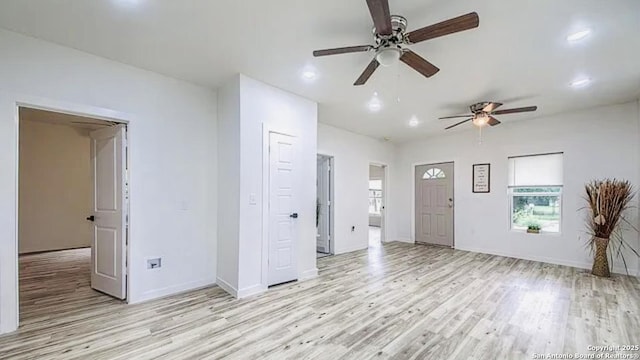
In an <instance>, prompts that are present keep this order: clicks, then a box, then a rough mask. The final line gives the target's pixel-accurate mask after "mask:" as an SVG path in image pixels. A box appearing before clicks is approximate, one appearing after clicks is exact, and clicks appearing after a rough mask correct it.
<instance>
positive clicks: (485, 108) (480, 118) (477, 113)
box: [439, 101, 538, 130]
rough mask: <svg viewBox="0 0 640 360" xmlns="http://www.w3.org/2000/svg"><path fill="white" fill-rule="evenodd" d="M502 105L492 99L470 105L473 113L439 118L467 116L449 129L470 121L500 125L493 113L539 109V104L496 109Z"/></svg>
mask: <svg viewBox="0 0 640 360" xmlns="http://www.w3.org/2000/svg"><path fill="white" fill-rule="evenodd" d="M500 106H502V104H501V103H498V102H491V101H484V102H479V103H477V104H473V105H471V106H470V107H469V109H470V110H471V114H467V115H454V116H445V117H441V118H439V119H440V120H445V119H457V118H466V119H464V120H462V121H460V122H458V123H455V124H453V125H451V126H447V127H446V128H445V130H449V129H451V128H454V127H456V126H458V125H462V124H464V123H466V122H468V121H471V122H473V124H474V125H476V126H478V127H483V126H486V125H489V126H496V125H500V121H499V120H498V119H496V118H495V117H493V115H507V114H516V113H522V112H530V111H536V110H537V109H538V107H537V106H526V107H520V108H513V109H504V110H496V109H497V108H499V107H500Z"/></svg>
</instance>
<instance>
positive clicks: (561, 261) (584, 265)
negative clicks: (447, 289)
mask: <svg viewBox="0 0 640 360" xmlns="http://www.w3.org/2000/svg"><path fill="white" fill-rule="evenodd" d="M456 250H462V251H470V252H475V253H481V254H489V255H498V256H504V257H510V258H515V259H522V260H530V261H538V262H543V263H547V264H554V265H564V266H570V267H575V268H579V269H591V266H592V265H593V264H591V263H585V262H581V261H572V260H565V259H557V258H550V257H546V256H530V255H522V254H513V253H509V252H505V251H499V250H493V249H482V248H473V247H462V246H456ZM612 272H613V273H616V274H622V275H627V272H626V271H625V269H624V267H621V266H614V267H613V269H612ZM629 275H631V276H639V274H638V272H636V271H634V270H633V269H629Z"/></svg>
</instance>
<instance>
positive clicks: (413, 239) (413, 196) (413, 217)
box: [410, 160, 458, 249]
mask: <svg viewBox="0 0 640 360" xmlns="http://www.w3.org/2000/svg"><path fill="white" fill-rule="evenodd" d="M445 163H452V164H453V174H454V175H453V176H454V178H453V189H452V190H451V191H452V192H453V219H452V226H453V234H452V235H453V246H452V247H451V248H452V249H455V248H456V206H455V203H456V179H455V174H456V173H457V172H458V168H457V165H456V164H457V163H456V162H455V160H441V161H419V162H415V163H412V164H411V219H410V221H411V234H410V236H411V237H410V238H411V242H412V243H414V244H415V243H416V167H417V166H424V165H437V164H445Z"/></svg>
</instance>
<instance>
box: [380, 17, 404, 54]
mask: <svg viewBox="0 0 640 360" xmlns="http://www.w3.org/2000/svg"><path fill="white" fill-rule="evenodd" d="M391 28H392V29H393V32H392V34H391V35H380V34H378V33H377V30H376V28H375V27H373V30H372V32H373V38H374V40H375V41H376V44H378V45H380V46H388V45H398V44H401V43H404V42H405V33H404V32H405V31H406V30H407V19H406V18H405V17H404V16H400V15H391Z"/></svg>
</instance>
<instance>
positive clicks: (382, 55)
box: [376, 47, 402, 66]
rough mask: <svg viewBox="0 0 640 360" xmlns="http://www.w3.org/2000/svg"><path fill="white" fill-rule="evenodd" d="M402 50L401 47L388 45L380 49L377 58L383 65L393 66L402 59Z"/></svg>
mask: <svg viewBox="0 0 640 360" xmlns="http://www.w3.org/2000/svg"><path fill="white" fill-rule="evenodd" d="M401 55H402V50H401V49H400V48H394V47H387V48H381V49H378V52H377V53H376V60H377V61H378V62H379V63H380V65H382V66H391V65H393V64H395V63H397V62H398V60H400V56H401Z"/></svg>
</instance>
